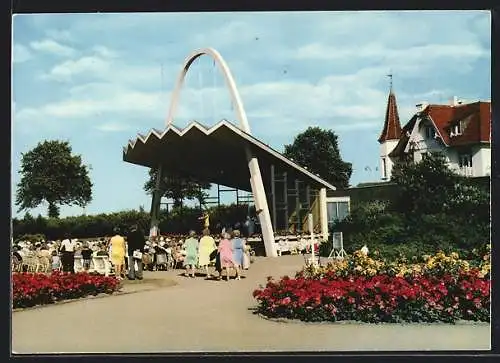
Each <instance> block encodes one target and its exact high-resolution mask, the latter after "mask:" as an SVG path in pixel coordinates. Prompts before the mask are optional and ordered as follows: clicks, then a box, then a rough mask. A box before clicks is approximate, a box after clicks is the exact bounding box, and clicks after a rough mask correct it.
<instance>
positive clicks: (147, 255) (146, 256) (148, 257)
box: [142, 248, 155, 271]
mask: <svg viewBox="0 0 500 363" xmlns="http://www.w3.org/2000/svg"><path fill="white" fill-rule="evenodd" d="M142 265H143V266H144V270H145V271H153V270H154V265H155V260H154V251H151V250H150V249H147V248H145V249H144V253H143V254H142Z"/></svg>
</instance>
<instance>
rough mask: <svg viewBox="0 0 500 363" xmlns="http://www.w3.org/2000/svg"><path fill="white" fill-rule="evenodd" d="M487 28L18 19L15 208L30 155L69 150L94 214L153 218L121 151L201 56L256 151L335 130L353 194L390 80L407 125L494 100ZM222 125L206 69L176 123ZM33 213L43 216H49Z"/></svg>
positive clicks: (212, 18) (192, 84)
mask: <svg viewBox="0 0 500 363" xmlns="http://www.w3.org/2000/svg"><path fill="white" fill-rule="evenodd" d="M490 19H491V17H490V14H489V12H486V11H440V12H438V11H428V12H423V11H415V12H414V11H406V12H396V11H392V12H263V13H163V14H162V13H149V14H148V13H140V14H131V13H129V14H125V13H123V14H40V15H38V14H35V15H16V16H14V18H13V40H14V41H13V51H12V54H13V63H12V64H13V81H12V83H13V121H12V122H13V160H12V186H13V188H12V195H13V198H14V195H15V194H14V193H15V185H16V184H17V183H18V181H19V179H20V178H19V175H18V170H19V165H20V160H21V153H23V152H26V151H28V150H30V149H31V148H33V147H34V146H36V144H37V143H38V142H40V141H43V140H44V139H62V140H69V141H70V143H71V145H72V147H73V151H74V152H75V153H78V154H81V155H82V157H83V160H84V162H85V163H87V164H90V165H91V167H92V170H91V178H92V180H93V182H94V189H93V197H94V199H93V201H92V203H91V204H90V205H89V206H88V207H87V209H86V212H87V213H89V214H93V213H101V212H106V213H107V212H113V211H119V210H123V209H132V208H138V207H139V206H141V205H142V206H144V207H145V208H146V209H147V210H148V209H149V206H150V198H149V196H147V195H146V194H145V193H144V191H143V189H142V188H143V185H144V182H145V180H146V178H147V169H146V168H143V167H140V166H135V165H132V164H128V163H125V162H123V161H122V147H123V146H125V145H126V143H127V141H128V140H129V139H130V138H133V137H134V136H135V134H136V133H137V132H141V133H146V132H147V131H148V130H149V129H150V128H153V127H155V128H159V129H162V128H163V127H164V120H165V117H166V115H167V111H168V106H169V98H170V91H171V90H172V89H173V86H174V82H175V79H176V77H177V75H178V73H179V71H180V67H181V64H182V62H183V61H184V59H185V58H186V56H187V55H188V54H189V53H190V52H191V51H192V50H193V49H196V48H203V47H214V48H215V49H217V50H218V51H219V52H220V53H221V54H222V56H223V57H224V59H225V60H226V62H227V63H228V65H229V67H230V69H231V71H232V73H233V76H234V77H235V80H236V84H237V86H238V89H239V91H240V94H241V97H242V100H243V103H244V106H245V109H246V112H247V115H248V119H249V122H250V127H251V129H252V132H253V134H254V135H255V136H256V137H257V138H259V139H261V140H263V141H264V142H266V143H268V144H269V145H270V146H272V147H274V148H275V149H277V150H279V151H283V145H284V144H288V143H291V142H292V141H293V139H294V137H295V136H296V135H297V134H298V133H300V132H302V131H304V130H305V129H306V128H307V127H308V126H319V127H322V128H328V129H332V130H334V131H335V132H336V133H337V134H338V135H339V142H340V150H341V155H342V158H343V159H344V160H346V161H350V162H352V163H353V169H354V171H353V176H352V178H351V184H352V185H356V184H358V183H360V182H365V181H375V180H378V179H380V172H379V171H376V170H375V167H376V166H377V165H378V162H379V160H378V157H379V144H378V142H377V138H378V136H379V135H378V134H379V133H380V131H381V129H382V126H383V121H384V114H385V106H386V100H387V94H388V87H389V83H388V78H387V77H386V75H387V74H388V73H389V72H390V71H391V70H392V73H393V74H394V90H395V92H396V96H397V100H398V106H399V111H400V118H401V121H402V123H405V122H406V121H407V120H409V118H410V117H411V115H412V114H413V113H414V112H415V104H417V103H419V102H420V101H427V102H431V103H447V102H449V99H450V98H452V97H453V96H459V97H460V98H462V99H464V100H471V101H476V100H478V99H481V100H486V99H490V88H491V81H490V78H491V55H490V53H491V51H490V48H491V35H490V34H491V31H490V27H491V20H490ZM223 118H225V119H228V120H234V114H233V111H232V109H231V104H230V101H229V92H228V91H227V90H226V89H225V87H223V81H222V76H221V75H220V73H218V71H217V70H216V69H215V67H214V65H213V62H212V60H211V59H209V58H208V57H202V58H200V60H199V62H196V64H194V65H193V66H192V67H191V70H190V72H189V73H188V76H187V80H186V84H185V88H184V90H183V91H182V94H181V99H180V108H179V112H178V115H177V119H176V120H175V124H176V125H178V126H181V127H183V126H185V125H187V123H188V122H189V121H190V120H193V119H196V120H199V121H200V122H202V123H204V124H207V125H213V124H214V123H216V122H217V121H218V120H220V119H223ZM370 170H371V171H370ZM229 201H233V200H229ZM30 212H31V213H32V214H35V215H36V214H38V213H41V214H42V215H46V206H45V205H42V206H40V207H39V208H36V209H34V210H31V211H30ZM81 213H82V209H81V208H79V207H63V208H62V210H61V214H62V216H66V215H77V214H81ZM23 214H24V212H23V213H20V214H19V213H18V212H17V208H16V207H13V215H14V216H16V215H18V216H22V215H23Z"/></svg>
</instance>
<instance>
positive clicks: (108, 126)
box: [95, 122, 130, 132]
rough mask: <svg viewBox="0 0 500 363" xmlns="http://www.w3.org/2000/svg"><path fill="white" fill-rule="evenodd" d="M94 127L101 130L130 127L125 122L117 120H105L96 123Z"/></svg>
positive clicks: (128, 128)
mask: <svg viewBox="0 0 500 363" xmlns="http://www.w3.org/2000/svg"><path fill="white" fill-rule="evenodd" d="M95 128H96V129H97V130H99V131H103V132H121V131H127V130H130V127H129V126H128V125H127V124H124V123H119V122H107V123H104V124H100V125H97V126H96V127H95Z"/></svg>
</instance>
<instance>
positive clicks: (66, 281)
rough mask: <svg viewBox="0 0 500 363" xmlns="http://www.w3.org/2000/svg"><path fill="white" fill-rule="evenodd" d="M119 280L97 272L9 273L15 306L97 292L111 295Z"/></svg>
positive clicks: (43, 303) (38, 303) (22, 306)
mask: <svg viewBox="0 0 500 363" xmlns="http://www.w3.org/2000/svg"><path fill="white" fill-rule="evenodd" d="M119 284H120V282H119V281H118V280H117V279H115V278H114V277H105V276H101V275H97V274H89V273H85V272H83V273H76V274H67V273H61V272H53V273H52V274H50V275H46V274H42V273H14V274H13V276H12V303H13V307H14V308H24V307H30V306H35V305H45V304H52V303H54V302H56V301H61V300H68V299H78V298H82V297H85V296H89V295H94V296H95V295H97V294H100V293H105V294H112V293H113V292H115V291H116V290H117V289H118V288H119Z"/></svg>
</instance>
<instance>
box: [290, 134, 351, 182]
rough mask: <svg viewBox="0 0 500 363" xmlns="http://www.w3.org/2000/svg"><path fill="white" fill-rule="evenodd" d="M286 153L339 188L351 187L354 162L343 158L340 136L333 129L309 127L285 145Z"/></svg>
mask: <svg viewBox="0 0 500 363" xmlns="http://www.w3.org/2000/svg"><path fill="white" fill-rule="evenodd" d="M284 155H285V156H286V157H287V158H289V159H293V161H294V162H295V163H297V164H298V165H300V166H305V167H306V168H307V169H308V170H309V171H311V172H313V173H315V174H318V175H319V176H320V177H321V178H323V179H324V180H325V181H327V182H329V183H330V184H332V185H334V186H335V187H337V188H347V187H349V179H350V178H351V174H352V164H351V163H348V162H344V161H343V160H342V158H341V156H340V150H339V146H338V136H337V135H335V133H334V132H333V131H331V130H322V129H320V128H319V127H309V128H308V129H307V130H306V131H304V132H303V133H301V134H299V135H297V136H296V137H295V140H294V142H293V144H291V145H285V152H284Z"/></svg>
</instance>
